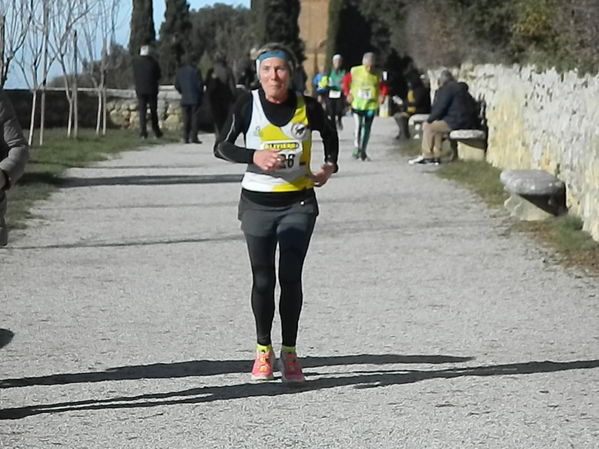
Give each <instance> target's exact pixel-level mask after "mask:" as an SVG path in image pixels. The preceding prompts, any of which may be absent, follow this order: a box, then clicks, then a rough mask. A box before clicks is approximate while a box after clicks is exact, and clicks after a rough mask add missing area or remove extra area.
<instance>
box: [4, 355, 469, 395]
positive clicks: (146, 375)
mask: <svg viewBox="0 0 599 449" xmlns="http://www.w3.org/2000/svg"><path fill="white" fill-rule="evenodd" d="M469 360H472V357H454V356H448V355H396V354H380V355H375V354H358V355H343V356H330V357H305V358H302V366H303V367H304V368H314V367H318V366H338V365H344V366H346V365H360V364H364V365H384V364H390V363H430V364H440V363H462V362H468V361H469ZM252 362H253V361H252V360H250V359H243V360H192V361H188V362H175V363H155V364H151V365H133V366H119V367H115V368H109V369H107V370H106V371H98V372H95V373H93V372H92V373H90V372H87V373H68V374H52V375H49V376H40V377H23V378H20V379H3V380H0V388H14V387H29V386H32V385H65V384H73V383H88V382H104V381H109V380H137V379H165V378H176V377H188V376H215V375H219V374H232V373H245V372H246V371H248V370H249V369H250V368H251V364H252Z"/></svg>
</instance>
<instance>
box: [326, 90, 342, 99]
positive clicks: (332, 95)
mask: <svg viewBox="0 0 599 449" xmlns="http://www.w3.org/2000/svg"><path fill="white" fill-rule="evenodd" d="M329 98H341V91H340V90H329Z"/></svg>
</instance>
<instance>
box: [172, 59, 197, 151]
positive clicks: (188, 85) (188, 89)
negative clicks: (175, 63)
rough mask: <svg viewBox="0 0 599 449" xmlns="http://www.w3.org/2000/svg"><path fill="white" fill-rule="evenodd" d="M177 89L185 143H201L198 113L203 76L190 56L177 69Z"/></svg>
mask: <svg viewBox="0 0 599 449" xmlns="http://www.w3.org/2000/svg"><path fill="white" fill-rule="evenodd" d="M175 89H177V91H178V92H179V93H180V94H181V112H182V113H183V141H184V142H185V143H189V142H192V143H201V142H200V141H199V140H198V119H199V117H198V111H199V110H200V104H201V103H202V96H203V90H204V85H203V83H202V75H201V74H200V72H199V71H198V69H197V68H196V67H195V66H194V65H193V64H192V61H191V57H190V56H186V57H185V63H184V64H183V65H182V66H181V67H179V68H178V69H177V73H176V75H175Z"/></svg>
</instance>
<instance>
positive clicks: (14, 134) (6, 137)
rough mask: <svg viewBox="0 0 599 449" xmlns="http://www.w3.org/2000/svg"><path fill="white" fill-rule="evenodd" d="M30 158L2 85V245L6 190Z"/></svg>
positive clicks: (5, 237)
mask: <svg viewBox="0 0 599 449" xmlns="http://www.w3.org/2000/svg"><path fill="white" fill-rule="evenodd" d="M27 159H29V146H28V145H27V141H26V140H25V137H23V132H22V131H21V126H20V125H19V122H18V121H17V116H16V114H15V111H14V109H13V107H12V104H11V102H10V101H9V99H8V97H7V96H6V94H5V93H4V91H3V90H2V87H0V246H4V245H6V243H7V240H8V229H7V227H6V222H5V221H4V214H5V213H6V194H5V191H6V190H8V189H10V188H11V187H12V186H14V185H15V183H16V182H17V180H18V179H19V178H20V177H21V175H22V174H23V171H24V170H25V164H26V163H27Z"/></svg>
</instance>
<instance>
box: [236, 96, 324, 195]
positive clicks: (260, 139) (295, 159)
mask: <svg viewBox="0 0 599 449" xmlns="http://www.w3.org/2000/svg"><path fill="white" fill-rule="evenodd" d="M245 146H246V148H252V149H257V150H267V149H271V150H277V151H278V152H279V154H280V155H282V156H284V158H285V168H281V169H277V170H274V171H272V172H265V171H263V170H262V169H260V168H259V167H258V166H256V165H255V164H248V167H247V170H246V172H245V175H244V176H243V180H242V182H241V186H242V187H243V188H244V189H246V190H252V191H255V192H295V191H300V190H305V189H310V188H312V187H313V183H312V181H311V180H310V179H309V178H308V176H307V175H309V174H310V156H311V150H312V133H311V130H310V128H309V127H308V116H307V115H306V103H305V101H304V97H303V96H302V95H300V94H298V95H297V102H296V107H295V113H294V114H293V118H292V119H291V120H290V121H289V122H288V123H287V124H286V125H284V126H281V127H279V126H276V125H273V124H272V123H271V122H270V121H268V119H267V118H266V115H265V114H264V110H263V108H262V104H261V103H260V97H259V95H258V90H254V91H252V118H251V121H250V125H249V127H248V130H247V133H246V136H245Z"/></svg>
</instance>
